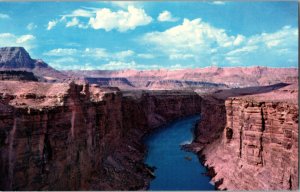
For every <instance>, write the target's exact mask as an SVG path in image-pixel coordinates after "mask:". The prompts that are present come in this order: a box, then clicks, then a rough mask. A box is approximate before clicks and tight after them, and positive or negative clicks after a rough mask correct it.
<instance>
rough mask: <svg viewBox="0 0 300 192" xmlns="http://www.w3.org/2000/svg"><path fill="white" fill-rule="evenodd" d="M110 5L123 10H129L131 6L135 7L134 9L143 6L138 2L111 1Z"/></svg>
mask: <svg viewBox="0 0 300 192" xmlns="http://www.w3.org/2000/svg"><path fill="white" fill-rule="evenodd" d="M109 3H111V4H112V5H114V6H117V7H120V8H123V9H127V8H128V7H129V6H134V7H141V6H142V2H138V1H110V2H109Z"/></svg>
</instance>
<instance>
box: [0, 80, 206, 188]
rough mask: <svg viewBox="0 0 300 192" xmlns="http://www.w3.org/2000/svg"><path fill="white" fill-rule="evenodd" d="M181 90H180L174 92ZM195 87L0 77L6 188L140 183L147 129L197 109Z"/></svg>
mask: <svg viewBox="0 0 300 192" xmlns="http://www.w3.org/2000/svg"><path fill="white" fill-rule="evenodd" d="M175 95H178V93H175ZM200 103H201V98H200V97H199V96H198V95H197V94H195V93H191V92H185V93H183V94H181V95H180V94H179V95H178V96H174V93H171V92H160V93H155V92H143V93H142V94H140V95H138V96H137V95H136V94H135V93H134V94H131V93H130V94H129V95H128V94H127V95H125V96H124V97H123V96H122V92H120V91H119V90H118V89H114V88H110V89H108V88H107V89H104V88H99V87H98V86H95V85H92V86H88V85H77V84H74V83H71V84H65V83H53V84H50V83H37V82H27V83H24V82H17V81H1V84H0V154H1V156H0V165H1V166H0V175H1V178H0V189H1V190H137V189H146V187H147V185H148V184H149V181H150V179H151V178H152V177H153V173H152V169H151V168H150V167H147V166H146V165H145V164H144V163H143V160H144V156H145V152H146V151H145V146H143V143H142V141H141V139H142V137H143V135H144V134H145V133H147V132H148V131H150V130H151V128H154V127H158V126H161V125H163V124H165V123H167V122H169V121H172V120H174V119H176V118H179V117H182V116H186V115H192V114H195V113H199V112H200Z"/></svg>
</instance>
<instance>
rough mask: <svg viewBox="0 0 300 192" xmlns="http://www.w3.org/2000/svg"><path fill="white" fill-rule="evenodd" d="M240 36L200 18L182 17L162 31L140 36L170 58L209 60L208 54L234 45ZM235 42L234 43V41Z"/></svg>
mask: <svg viewBox="0 0 300 192" xmlns="http://www.w3.org/2000/svg"><path fill="white" fill-rule="evenodd" d="M241 37H242V36H237V37H235V36H229V35H227V34H226V32H225V30H223V29H218V28H215V27H213V26H211V25H210V24H208V23H205V22H203V21H202V20H201V19H195V20H191V21H190V20H188V19H184V21H183V23H182V24H181V25H177V26H175V27H172V28H170V29H167V30H165V31H163V32H151V33H147V34H146V35H144V36H143V37H142V41H144V42H145V43H147V44H151V45H154V46H155V48H156V51H160V52H162V53H165V54H166V55H167V56H168V57H169V58H170V59H172V60H175V59H185V60H186V59H193V60H195V61H199V62H204V61H205V62H210V57H207V56H208V55H211V54H212V50H213V51H214V52H215V54H216V53H217V52H218V50H219V49H224V48H230V47H234V46H235V45H234V44H240V43H241V42H242V38H241ZM234 42H235V43H234Z"/></svg>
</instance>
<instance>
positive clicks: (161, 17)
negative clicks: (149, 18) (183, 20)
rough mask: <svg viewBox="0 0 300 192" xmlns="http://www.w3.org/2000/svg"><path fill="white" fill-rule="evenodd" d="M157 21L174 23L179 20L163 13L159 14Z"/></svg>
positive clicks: (166, 12)
mask: <svg viewBox="0 0 300 192" xmlns="http://www.w3.org/2000/svg"><path fill="white" fill-rule="evenodd" d="M157 20H158V21H161V22H166V21H169V22H175V21H178V20H179V18H174V17H173V16H172V14H171V13H170V12H169V11H163V12H161V13H160V14H159V16H158V17H157Z"/></svg>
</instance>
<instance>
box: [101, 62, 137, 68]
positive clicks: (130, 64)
mask: <svg viewBox="0 0 300 192" xmlns="http://www.w3.org/2000/svg"><path fill="white" fill-rule="evenodd" d="M132 68H137V64H136V63H135V61H131V62H122V61H110V62H109V63H107V64H104V65H101V69H104V70H117V69H132Z"/></svg>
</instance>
